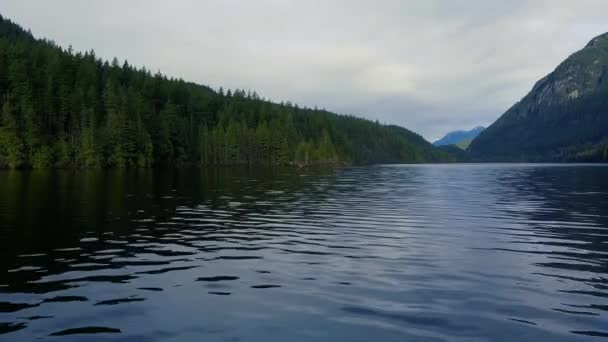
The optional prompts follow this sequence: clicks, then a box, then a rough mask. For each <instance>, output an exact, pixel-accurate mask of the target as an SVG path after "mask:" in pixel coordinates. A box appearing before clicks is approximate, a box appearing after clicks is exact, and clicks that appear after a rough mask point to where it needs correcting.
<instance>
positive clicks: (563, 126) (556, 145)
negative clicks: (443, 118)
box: [467, 33, 608, 162]
mask: <svg viewBox="0 0 608 342" xmlns="http://www.w3.org/2000/svg"><path fill="white" fill-rule="evenodd" d="M607 139H608V33H603V34H601V35H598V36H596V37H595V38H593V39H591V40H590V41H589V43H588V44H586V45H585V47H584V48H583V49H581V50H579V51H577V52H575V53H573V54H571V55H570V56H569V57H568V58H566V59H565V60H564V61H563V62H561V63H560V64H559V65H558V66H557V67H556V68H555V69H554V70H553V71H552V72H551V73H549V74H548V75H546V76H545V77H543V78H541V79H540V80H539V81H538V82H536V83H535V84H534V86H533V87H532V89H531V90H530V92H529V93H528V94H526V96H524V97H523V98H522V99H521V100H520V101H518V102H517V103H515V104H514V105H513V106H512V107H511V108H509V109H508V110H507V111H506V112H505V113H504V114H503V115H502V116H501V117H500V118H499V119H498V120H496V122H494V123H493V124H492V125H490V127H488V128H487V129H486V130H485V131H484V132H482V133H481V134H480V135H479V136H478V137H477V138H476V139H475V140H473V142H472V143H471V145H470V146H469V148H468V149H467V150H468V151H469V153H470V154H471V156H472V157H473V158H474V159H475V160H478V161H516V162H519V161H539V162H552V161H558V162H559V161H564V162H569V161H602V160H606V159H605V157H604V154H605V153H604V150H605V148H606V140H607Z"/></svg>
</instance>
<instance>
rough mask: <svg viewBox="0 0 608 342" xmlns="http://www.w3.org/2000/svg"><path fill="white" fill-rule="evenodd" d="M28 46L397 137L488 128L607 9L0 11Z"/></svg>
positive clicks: (607, 25)
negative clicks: (396, 131) (392, 127)
mask: <svg viewBox="0 0 608 342" xmlns="http://www.w3.org/2000/svg"><path fill="white" fill-rule="evenodd" d="M0 13H1V14H2V15H3V16H6V17H8V18H10V19H12V20H13V21H15V22H17V23H19V24H20V25H22V26H23V27H25V28H29V29H31V30H32V32H33V33H34V35H35V36H37V37H45V38H48V39H51V40H54V41H55V42H56V43H58V44H60V45H62V46H65V47H67V46H69V45H72V46H73V48H74V49H75V50H79V51H84V50H91V49H94V50H95V53H96V54H97V55H98V56H100V57H103V58H105V59H111V58H113V57H114V56H116V57H118V58H119V60H120V61H124V60H125V59H127V60H128V61H129V63H130V64H132V65H136V66H146V67H147V68H148V69H150V70H152V71H157V70H160V71H161V72H162V73H164V74H166V75H168V76H173V77H181V78H183V79H184V80H187V81H192V82H196V83H201V84H205V85H209V86H211V87H213V88H215V89H217V88H219V87H220V86H223V87H224V89H228V88H230V89H234V88H239V89H249V90H255V91H257V92H258V93H259V94H260V95H261V96H263V97H266V98H270V99H272V100H275V101H291V102H293V103H297V104H299V105H302V106H309V107H314V106H317V107H319V108H325V109H327V110H331V111H334V112H337V113H341V114H353V115H357V116H361V117H365V118H368V119H372V120H379V121H381V122H384V123H390V124H397V125H400V126H404V127H406V128H409V129H411V130H413V131H415V132H417V133H419V134H421V135H423V136H424V137H425V138H426V139H427V140H430V141H433V140H435V139H438V138H440V137H441V136H443V135H444V134H445V133H447V132H449V131H452V130H456V129H470V128H473V127H475V126H478V125H483V126H487V125H489V124H491V123H492V122H493V121H494V120H496V119H497V118H498V117H499V116H500V115H501V114H502V113H504V112H505V111H506V110H507V109H508V108H509V107H510V106H511V105H512V104H514V103H515V102H517V101H519V100H520V99H521V98H522V97H523V96H524V95H525V94H526V93H527V92H528V91H529V90H530V89H531V88H532V86H533V85H534V83H535V82H536V81H537V80H539V79H540V78H542V77H543V76H545V75H546V74H548V73H550V72H551V71H553V69H555V67H556V66H557V65H558V64H559V63H560V62H561V61H563V60H564V59H565V58H567V57H568V56H569V55H570V54H572V53H573V52H575V51H577V50H579V49H581V48H583V47H584V46H585V45H586V43H587V42H588V41H589V40H591V39H592V38H593V37H595V36H597V35H599V34H601V33H604V32H607V31H608V20H606V14H607V13H608V1H607V0H576V1H573V0H424V1H421V0H306V1H302V0H256V1H251V0H241V1H237V0H172V1H166V0H130V1H124V0H104V1H82V0H54V1H35V0H2V2H1V3H0Z"/></svg>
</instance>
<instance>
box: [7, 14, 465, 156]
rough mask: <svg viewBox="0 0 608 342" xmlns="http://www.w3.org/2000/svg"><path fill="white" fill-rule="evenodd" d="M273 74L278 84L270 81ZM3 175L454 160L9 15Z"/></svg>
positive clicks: (401, 138)
mask: <svg viewBox="0 0 608 342" xmlns="http://www.w3.org/2000/svg"><path fill="white" fill-rule="evenodd" d="M269 77H270V76H269ZM0 94H1V96H0V106H1V112H0V115H1V116H0V167H4V168H7V167H8V168H18V167H33V168H50V167H77V168H101V167H149V166H152V165H161V164H169V165H177V166H179V165H194V164H196V165H277V164H298V165H311V164H342V163H344V164H346V163H349V164H350V163H353V164H366V163H396V162H434V161H452V160H454V159H455V158H456V157H454V156H452V155H451V154H449V153H447V152H445V151H442V150H439V149H435V148H433V147H432V146H431V145H430V144H429V143H427V142H426V141H424V139H422V138H421V137H420V136H418V135H416V134H414V133H412V132H410V131H407V130H405V129H402V128H399V129H395V128H394V127H390V126H385V125H382V124H380V123H378V122H372V121H368V120H364V119H359V118H355V117H353V116H343V115H336V114H333V113H330V112H327V111H324V110H317V109H309V108H301V107H298V106H297V105H292V104H290V103H286V104H276V103H272V102H270V101H269V100H266V99H263V98H261V97H260V96H258V95H257V94H256V93H255V92H250V91H244V90H232V91H231V90H226V91H224V90H222V89H220V90H219V91H217V92H216V91H214V90H212V89H210V88H209V87H205V86H201V85H197V84H193V83H188V82H185V81H183V80H181V79H173V78H167V77H166V76H164V75H162V74H160V73H154V74H153V73H151V72H150V71H149V70H146V69H145V68H144V69H138V68H134V67H132V66H131V65H129V64H128V63H127V62H126V61H125V62H123V63H120V62H119V61H118V60H117V59H114V60H113V61H112V62H107V61H102V60H101V59H99V58H98V57H96V56H95V53H94V52H93V51H90V52H85V53H81V52H75V51H72V49H71V48H70V49H67V50H65V49H62V48H61V47H59V46H57V45H56V44H54V43H53V42H50V41H47V40H40V39H36V38H34V36H33V35H32V34H31V33H30V32H26V31H24V30H23V29H22V28H21V27H19V26H18V25H16V24H14V23H12V22H11V21H9V20H7V19H4V18H2V17H0Z"/></svg>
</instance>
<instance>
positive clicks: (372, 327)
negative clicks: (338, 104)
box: [0, 165, 608, 341]
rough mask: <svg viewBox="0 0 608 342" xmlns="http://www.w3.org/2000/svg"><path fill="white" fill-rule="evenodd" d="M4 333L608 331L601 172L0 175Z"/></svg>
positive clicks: (369, 336)
mask: <svg viewBox="0 0 608 342" xmlns="http://www.w3.org/2000/svg"><path fill="white" fill-rule="evenodd" d="M0 244H1V249H0V267H1V271H2V272H1V273H0V340H1V341H32V340H35V339H42V340H58V341H87V340H94V341H106V340H107V341H203V340H204V341H313V340H314V341H336V340H343V341H372V340H373V341H470V340H476V341H513V340H522V341H524V340H534V341H576V340H581V341H591V340H604V339H607V340H608V338H607V337H608V167H604V166H586V165H566V166H559V165H433V166H426V165H424V166H374V167H352V168H341V169H336V170H289V169H288V170H273V171H257V172H253V171H243V170H241V171H238V170H231V169H223V170H210V171H202V170H181V171H131V172H126V171H105V172H102V171H87V172H72V171H44V172H43V171H40V172H36V171H32V172H19V171H0Z"/></svg>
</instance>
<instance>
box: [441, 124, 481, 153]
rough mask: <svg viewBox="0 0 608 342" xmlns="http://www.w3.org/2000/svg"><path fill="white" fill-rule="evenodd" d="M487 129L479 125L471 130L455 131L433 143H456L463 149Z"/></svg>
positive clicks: (444, 144) (445, 144)
mask: <svg viewBox="0 0 608 342" xmlns="http://www.w3.org/2000/svg"><path fill="white" fill-rule="evenodd" d="M484 130H485V127H482V126H478V127H475V128H473V129H472V130H470V131H453V132H450V133H448V134H446V135H445V136H444V137H443V138H441V139H439V140H437V141H435V142H434V143H433V145H435V146H447V145H455V146H458V147H460V148H462V149H463V150H466V148H467V147H468V146H469V144H470V143H471V141H473V139H475V138H476V137H477V136H478V135H479V134H480V133H481V132H483V131H484Z"/></svg>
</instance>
